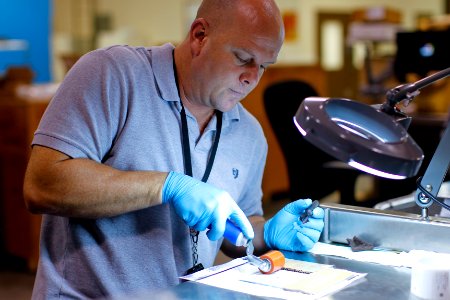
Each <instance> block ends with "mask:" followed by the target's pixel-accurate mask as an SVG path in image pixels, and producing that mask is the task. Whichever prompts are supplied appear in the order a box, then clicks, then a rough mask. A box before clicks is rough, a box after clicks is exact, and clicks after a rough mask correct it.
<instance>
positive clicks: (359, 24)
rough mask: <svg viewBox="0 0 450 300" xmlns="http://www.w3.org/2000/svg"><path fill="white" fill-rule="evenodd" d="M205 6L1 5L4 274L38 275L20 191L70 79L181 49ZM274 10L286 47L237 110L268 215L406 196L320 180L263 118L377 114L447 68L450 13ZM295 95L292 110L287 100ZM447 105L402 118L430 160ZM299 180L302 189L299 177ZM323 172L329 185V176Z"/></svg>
mask: <svg viewBox="0 0 450 300" xmlns="http://www.w3.org/2000/svg"><path fill="white" fill-rule="evenodd" d="M200 2H201V1H200V0H165V1H157V0H127V1H121V0H53V1H51V0H40V1H33V0H16V1H7V0H0V8H1V9H0V220H1V223H0V250H1V251H0V254H2V255H1V256H0V257H1V264H0V267H2V268H3V269H12V270H13V271H16V270H26V272H29V273H31V275H32V274H33V272H34V270H35V268H36V263H37V257H38V238H39V225H40V217H39V216H33V215H30V214H29V213H28V212H27V211H26V210H25V207H24V204H23V199H22V181H23V175H24V171H25V167H26V163H27V160H28V156H29V150H30V147H29V145H30V142H31V139H32V136H33V132H34V130H35V129H36V127H37V124H38V122H39V120H40V117H41V115H42V113H43V112H44V110H45V108H46V106H47V104H48V102H49V101H50V100H51V97H52V95H53V94H54V93H55V91H56V89H57V88H58V85H59V83H60V82H61V81H62V80H63V78H64V76H65V74H66V72H67V71H68V70H69V69H70V68H71V66H72V65H73V64H74V63H75V62H76V61H77V59H78V58H79V57H80V56H82V55H83V54H85V53H87V52H88V51H91V50H93V49H95V48H99V47H105V46H108V45H112V44H128V45H135V46H151V45H160V44H163V43H167V42H170V43H172V44H174V45H176V44H177V43H179V42H181V41H182V39H183V38H184V37H185V34H186V32H187V30H188V29H189V26H190V23H191V21H192V20H193V18H194V16H195V12H196V9H197V7H198V5H199V4H200ZM276 2H277V3H278V4H279V7H280V9H281V12H282V15H283V20H284V23H285V28H286V40H285V43H284V45H283V47H282V49H281V52H280V55H279V59H278V62H277V63H276V64H275V65H274V66H272V67H270V68H269V69H268V70H267V72H266V74H265V75H264V76H263V78H262V79H261V82H260V84H259V86H258V87H257V88H256V89H255V90H254V91H253V92H252V93H251V94H250V95H249V96H248V97H247V98H246V99H244V101H243V105H244V106H245V107H246V108H247V109H248V110H249V111H250V112H251V113H253V114H254V115H255V116H256V118H257V119H258V120H259V121H260V123H261V125H262V127H263V129H264V131H265V134H266V137H267V140H268V143H269V153H268V158H267V163H266V168H265V175H264V179H263V191H264V199H263V201H264V205H265V207H266V209H267V211H268V212H271V211H272V210H274V209H275V208H277V207H278V206H280V205H281V204H282V203H285V202H286V201H291V200H292V199H293V198H295V197H313V198H318V199H320V200H321V201H335V202H341V203H344V204H351V205H361V206H373V205H374V204H376V203H378V202H380V201H384V200H387V199H391V198H393V197H398V196H401V195H404V194H407V193H409V192H411V191H413V190H414V189H415V178H411V179H408V180H404V181H401V182H400V181H395V182H392V181H388V180H381V179H377V178H373V177H371V176H368V175H365V174H360V173H354V172H353V173H352V171H350V172H349V171H348V170H346V169H345V168H342V167H338V168H337V171H336V168H335V167H334V166H333V167H329V166H328V167H326V170H325V171H324V170H323V169H321V168H322V166H319V165H313V166H309V165H308V163H307V161H313V160H314V159H315V158H317V160H319V156H320V155H321V154H320V150H312V151H310V152H307V150H306V147H307V146H303V148H300V150H299V151H297V152H295V153H294V155H292V153H291V154H288V153H287V152H286V151H287V150H286V149H283V144H282V140H283V137H282V136H281V135H282V134H283V132H285V131H286V130H287V129H286V130H284V129H283V128H287V127H286V126H291V125H283V126H285V127H281V128H282V129H281V130H277V129H276V128H277V126H279V125H277V124H276V122H277V121H276V120H277V116H270V115H269V114H268V110H267V107H269V106H270V105H271V104H270V103H271V101H275V103H276V107H279V110H281V109H284V108H285V107H287V106H288V105H286V103H287V101H297V100H298V101H301V100H302V99H303V98H304V97H306V96H311V95H318V96H324V97H341V98H350V99H354V100H358V101H362V102H366V103H368V104H376V103H382V102H383V101H384V95H385V93H386V91H387V90H388V89H390V88H393V87H395V86H397V85H399V84H401V83H404V82H413V81H416V80H419V79H420V78H423V77H424V76H427V75H429V74H431V73H433V72H435V71H437V70H439V69H444V68H447V67H449V66H450V63H449V60H448V53H450V49H449V48H448V46H447V45H446V44H448V41H449V37H450V35H449V33H450V29H449V28H450V1H449V0H428V1H418V0H397V1H391V0H347V1H341V0H277V1H276ZM418 41H419V42H418ZM446 51H447V52H446ZM400 53H401V54H400ZM442 53H444V54H445V55H442ZM410 54H411V55H410ZM423 66H425V67H423ZM292 81H294V82H301V83H302V84H303V85H305V84H306V85H307V86H308V87H309V88H311V89H308V93H309V94H302V93H304V91H305V89H304V88H303V89H302V90H301V91H300V90H288V89H287V87H284V88H282V89H283V90H282V91H277V92H275V93H274V94H275V95H279V96H278V97H273V96H272V98H275V100H270V99H269V98H270V96H269V93H268V92H267V90H268V89H269V88H270V87H272V86H274V85H276V84H279V83H283V82H292ZM297 93H298V94H297ZM272 94H273V93H272ZM280 95H286V96H283V97H281V96H280ZM293 95H295V97H296V98H297V100H295V99H294V100H288V98H292V96H293ZM302 95H303V96H302ZM449 95H450V83H448V81H447V82H445V81H442V82H438V83H436V84H433V85H432V86H431V87H429V88H427V89H424V90H423V91H422V93H421V95H420V96H419V97H418V98H417V99H416V100H414V102H413V103H411V104H410V105H409V106H408V107H405V108H404V109H405V110H406V111H407V112H408V113H410V114H412V115H414V116H415V118H414V119H413V123H412V125H411V128H410V134H411V135H412V136H413V138H414V139H415V140H416V142H417V143H418V144H419V145H420V146H421V147H422V148H423V150H424V153H425V156H426V158H428V159H430V158H431V157H430V156H431V155H432V154H433V153H434V149H435V148H436V145H437V143H438V141H439V136H440V133H441V132H442V129H443V128H444V126H445V125H446V121H447V113H448V110H449V103H450V96H449ZM283 101H284V102H283ZM298 104H299V102H296V103H295V105H293V108H291V109H294V110H293V111H292V110H291V111H284V112H279V113H280V114H282V113H288V114H289V115H291V116H293V115H294V114H295V109H296V107H298ZM277 111H278V110H277ZM277 113H278V112H277ZM284 119H286V118H284ZM414 120H415V121H414ZM279 132H281V133H279ZM290 137H291V140H292V139H294V140H295V139H296V138H298V139H300V136H296V137H294V138H292V136H290ZM290 149H291V150H292V149H293V148H292V147H291V148H290ZM301 149H304V151H302V150H301ZM291 152H292V151H291ZM320 159H322V158H320ZM426 164H427V159H425V162H424V166H425V167H426ZM308 168H310V169H308ZM299 169H300V170H302V171H303V173H304V174H303V175H302V176H304V177H303V178H304V179H303V180H302V179H298V178H300V177H295V176H297V175H296V172H298V171H299ZM330 169H333V173H332V175H330V176H329V177H327V176H324V175H323V174H325V172H328V171H329V170H330ZM343 169H344V170H343ZM421 172H422V173H423V170H422V171H421ZM421 172H419V175H420V174H421ZM350 173H352V174H350ZM305 174H306V175H305ZM308 174H309V175H308ZM307 180H309V183H308V184H306V183H305V182H308V181H307ZM317 185H319V186H317ZM344 185H345V186H346V187H345V188H344V187H343V186H344ZM308 187H309V188H310V189H309V190H308ZM294 188H297V190H296V191H295V192H294V191H293V190H294ZM319 190H320V191H319ZM349 191H350V192H349ZM344 193H346V194H345V195H348V196H345V197H343V195H344ZM9 275H10V274H9ZM8 278H10V279H9V280H7V279H4V280H3V281H2V279H0V286H1V284H2V282H8V283H7V285H9V284H10V283H11V278H12V277H10V276H9V277H8ZM12 281H17V280H12ZM0 298H2V294H1V292H0Z"/></svg>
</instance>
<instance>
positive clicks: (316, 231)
mask: <svg viewBox="0 0 450 300" xmlns="http://www.w3.org/2000/svg"><path fill="white" fill-rule="evenodd" d="M311 203H312V200H311V199H305V200H297V201H294V202H291V203H289V204H287V205H286V206H285V207H283V209H281V210H280V211H279V212H277V214H276V215H275V216H274V217H273V218H271V219H270V220H268V221H267V222H266V224H264V241H265V242H266V245H267V246H268V247H269V248H271V249H279V250H289V251H308V250H309V249H311V248H312V247H313V246H314V244H315V243H316V242H317V241H318V240H319V237H320V234H321V232H322V230H323V226H324V223H323V217H324V211H323V209H322V208H320V207H316V208H315V209H314V210H313V214H312V215H311V216H310V217H309V221H308V222H307V223H305V224H303V223H302V222H301V221H300V220H299V217H300V215H301V214H302V213H303V212H304V211H305V209H307V208H308V207H309V206H310V205H311Z"/></svg>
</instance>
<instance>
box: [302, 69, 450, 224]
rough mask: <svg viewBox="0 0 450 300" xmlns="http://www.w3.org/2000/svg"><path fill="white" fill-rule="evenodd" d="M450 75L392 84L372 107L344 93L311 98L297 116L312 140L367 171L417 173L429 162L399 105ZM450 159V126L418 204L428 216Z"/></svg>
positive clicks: (420, 188)
mask: <svg viewBox="0 0 450 300" xmlns="http://www.w3.org/2000/svg"><path fill="white" fill-rule="evenodd" d="M449 74H450V68H447V69H445V70H442V71H440V72H437V73H435V74H433V75H431V76H428V77H426V78H424V79H421V80H419V81H417V82H415V83H410V84H404V85H400V86H398V87H395V88H394V89H391V90H389V91H388V92H387V94H386V102H385V103H384V104H382V105H376V106H370V105H367V104H364V103H360V102H356V101H352V100H349V99H342V98H320V97H310V98H306V99H305V100H304V101H303V102H302V104H301V105H300V107H299V109H298V110H297V113H296V114H295V116H294V123H295V125H296V126H297V128H298V130H299V131H300V133H301V134H302V135H303V136H304V137H305V139H306V140H308V141H309V142H311V143H312V144H314V145H315V146H316V147H318V148H320V149H321V150H323V151H325V152H327V153H328V154H330V155H332V156H334V157H336V158H337V159H339V160H341V161H343V162H346V163H348V164H349V165H351V166H353V167H355V168H357V169H360V170H362V171H364V172H367V173H370V174H373V175H377V176H381V177H385V178H391V179H404V178H407V177H412V176H415V175H416V174H417V172H418V171H419V168H420V166H421V164H422V161H423V158H424V156H423V152H422V149H421V148H420V147H419V146H418V145H417V144H416V142H415V141H414V140H413V139H412V137H411V136H410V135H409V134H408V132H407V128H408V126H409V124H410V120H411V118H410V117H408V116H407V115H406V114H404V113H403V112H402V111H401V110H399V108H398V107H397V104H398V103H400V102H403V101H408V102H409V101H412V99H413V98H414V97H416V96H417V95H418V94H419V90H420V89H421V88H423V87H425V86H427V85H429V84H431V83H433V82H435V81H437V80H439V79H442V78H445V77H447V76H448V75H449ZM449 164H450V127H449V128H447V129H446V130H445V133H444V135H443V136H442V138H441V141H440V143H439V146H438V148H437V150H436V152H435V154H434V156H433V158H432V160H431V162H430V164H429V166H428V168H427V170H426V172H425V174H424V176H423V178H421V179H419V181H418V189H417V192H416V203H417V204H418V205H419V206H420V207H422V217H424V218H427V217H428V210H427V208H428V207H429V206H430V205H431V204H432V202H434V201H436V202H438V203H439V204H441V205H442V206H444V207H446V208H447V209H450V207H448V206H447V205H446V204H445V203H443V201H441V200H439V199H438V198H437V194H438V192H439V188H440V186H441V184H442V181H443V180H444V178H445V175H446V173H447V170H448V167H449Z"/></svg>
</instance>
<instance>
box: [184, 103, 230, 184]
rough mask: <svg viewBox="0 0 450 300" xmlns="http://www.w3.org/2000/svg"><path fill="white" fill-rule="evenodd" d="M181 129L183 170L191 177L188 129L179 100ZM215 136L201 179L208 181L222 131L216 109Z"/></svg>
mask: <svg viewBox="0 0 450 300" xmlns="http://www.w3.org/2000/svg"><path fill="white" fill-rule="evenodd" d="M180 103H181V131H182V133H183V137H182V142H183V158H184V172H185V174H186V175H189V176H191V177H192V160H191V150H190V145H189V129H188V124H187V118H186V111H185V109H184V105H183V102H181V101H180ZM216 118H217V123H216V136H215V137H214V143H213V145H212V147H211V153H210V154H209V158H208V163H207V164H206V169H205V173H204V174H203V178H202V181H203V182H206V181H208V177H209V174H210V173H211V169H212V166H213V164H214V159H215V158H216V153H217V147H218V146H219V140H220V134H221V132H222V112H221V111H218V110H216Z"/></svg>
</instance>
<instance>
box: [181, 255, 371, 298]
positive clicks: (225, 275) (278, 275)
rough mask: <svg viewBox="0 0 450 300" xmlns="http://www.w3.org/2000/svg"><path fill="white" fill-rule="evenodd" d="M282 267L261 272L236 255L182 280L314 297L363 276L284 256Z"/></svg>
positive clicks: (284, 295) (254, 292) (274, 294)
mask: <svg viewBox="0 0 450 300" xmlns="http://www.w3.org/2000/svg"><path fill="white" fill-rule="evenodd" d="M285 266H286V267H288V268H289V269H291V271H288V270H279V271H277V272H274V273H272V274H262V273H261V272H259V270H258V268H257V267H255V266H253V265H251V264H249V263H247V261H246V260H245V259H242V258H238V259H235V260H233V261H231V262H229V263H227V264H224V265H220V266H215V267H212V268H209V269H206V270H203V271H200V272H197V273H194V274H192V275H189V276H184V277H182V279H184V280H193V281H197V282H200V283H203V284H208V285H212V286H216V287H219V288H224V289H229V290H233V291H237V292H242V293H247V294H252V295H256V296H263V297H273V298H278V299H318V298H321V297H323V296H325V295H328V294H331V293H333V292H336V291H338V290H340V289H342V288H345V287H346V286H348V285H349V284H351V283H353V282H355V281H357V280H359V279H361V278H363V277H364V276H365V275H366V274H361V273H355V272H350V271H347V270H343V269H335V268H333V266H331V265H325V264H317V263H311V262H302V261H297V260H291V259H286V265H285ZM292 270H296V271H292ZM198 273H200V274H198Z"/></svg>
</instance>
